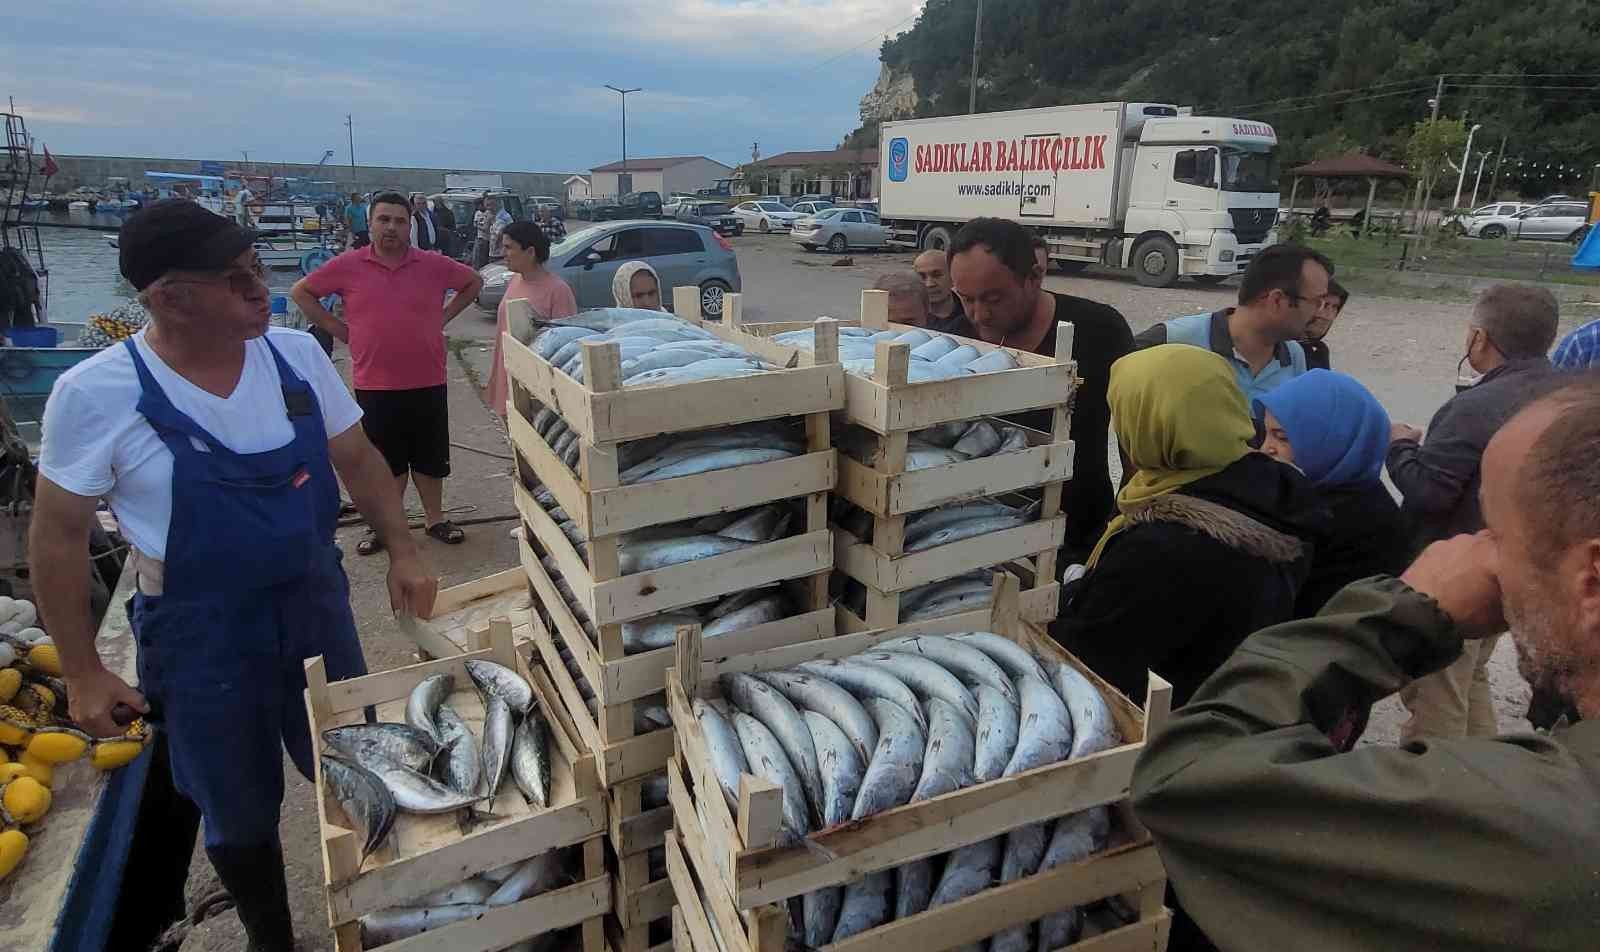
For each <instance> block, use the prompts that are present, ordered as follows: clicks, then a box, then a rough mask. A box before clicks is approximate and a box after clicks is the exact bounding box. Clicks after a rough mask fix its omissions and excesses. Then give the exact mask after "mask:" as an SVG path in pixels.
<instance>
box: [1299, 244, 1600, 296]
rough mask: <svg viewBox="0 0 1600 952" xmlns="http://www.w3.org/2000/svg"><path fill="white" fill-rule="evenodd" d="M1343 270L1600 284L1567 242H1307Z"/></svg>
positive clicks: (1587, 284)
mask: <svg viewBox="0 0 1600 952" xmlns="http://www.w3.org/2000/svg"><path fill="white" fill-rule="evenodd" d="M1307 244H1309V245H1310V246H1311V247H1313V248H1315V249H1317V250H1318V251H1320V252H1322V253H1323V254H1325V255H1327V256H1328V257H1329V258H1330V259H1332V261H1333V262H1334V264H1335V265H1337V266H1338V268H1339V269H1340V271H1341V272H1342V271H1343V270H1344V269H1346V268H1351V269H1363V270H1373V271H1396V272H1398V271H1401V270H1405V271H1423V272H1428V273H1432V274H1454V275H1462V276H1464V277H1473V278H1489V279H1498V280H1509V281H1548V282H1552V283H1556V284H1572V285H1581V286H1586V287H1600V274H1597V273H1594V272H1588V271H1578V270H1575V269H1574V268H1573V267H1572V263H1571V262H1572V255H1573V252H1574V251H1575V250H1576V248H1575V247H1574V246H1573V245H1571V244H1568V243H1566V242H1563V241H1510V240H1505V239H1499V240H1490V239H1483V238H1455V237H1448V236H1443V237H1437V238H1430V239H1426V240H1424V239H1417V238H1412V239H1405V238H1400V237H1387V236H1371V237H1368V238H1363V239H1358V238H1356V237H1354V236H1353V235H1349V234H1338V235H1334V236H1329V237H1323V238H1312V239H1309V240H1308V241H1307Z"/></svg>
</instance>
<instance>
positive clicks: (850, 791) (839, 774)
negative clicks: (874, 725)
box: [802, 711, 867, 829]
mask: <svg viewBox="0 0 1600 952" xmlns="http://www.w3.org/2000/svg"><path fill="white" fill-rule="evenodd" d="M802 716H803V717H804V718H805V722H806V727H808V728H810V730H811V740H812V742H813V743H814V744H815V745H816V748H817V766H818V768H819V769H820V770H821V772H822V801H821V811H820V812H821V813H822V828H823V829H826V828H828V827H831V826H836V825H838V824H840V823H843V822H845V821H846V820H849V819H850V812H851V811H852V810H853V809H854V808H855V803H856V795H857V794H858V793H860V792H861V780H862V777H863V775H864V774H865V773H866V769H867V765H866V761H864V760H862V759H861V755H860V754H857V753H856V749H855V745H853V744H851V743H850V739H849V738H848V737H846V736H845V733H844V731H842V730H840V729H839V726H838V725H837V724H835V723H834V722H833V721H831V720H829V719H828V718H826V717H824V716H822V715H821V714H818V713H817V712H816V711H806V712H805V714H803V715H802Z"/></svg>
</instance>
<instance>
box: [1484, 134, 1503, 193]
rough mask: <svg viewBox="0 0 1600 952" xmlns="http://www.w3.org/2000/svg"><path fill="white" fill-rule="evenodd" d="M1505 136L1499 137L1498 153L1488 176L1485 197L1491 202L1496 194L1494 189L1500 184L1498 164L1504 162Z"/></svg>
mask: <svg viewBox="0 0 1600 952" xmlns="http://www.w3.org/2000/svg"><path fill="white" fill-rule="evenodd" d="M1507 138H1508V137H1507V136H1501V137H1500V154H1499V155H1498V156H1497V157H1496V158H1495V160H1494V175H1492V176H1490V178H1489V191H1488V194H1487V198H1488V200H1489V201H1491V202H1492V201H1494V200H1495V199H1494V197H1495V195H1496V194H1498V193H1497V192H1496V191H1495V189H1496V187H1498V186H1499V184H1500V166H1501V165H1502V164H1504V162H1505V160H1506V139H1507Z"/></svg>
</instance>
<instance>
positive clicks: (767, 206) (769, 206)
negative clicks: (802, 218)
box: [756, 202, 789, 212]
mask: <svg viewBox="0 0 1600 952" xmlns="http://www.w3.org/2000/svg"><path fill="white" fill-rule="evenodd" d="M756 204H757V205H759V206H760V208H761V210H762V211H764V212H786V211H788V210H789V209H788V207H786V206H785V205H784V204H783V203H782V202H757V203H756Z"/></svg>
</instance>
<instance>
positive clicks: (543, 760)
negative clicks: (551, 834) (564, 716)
mask: <svg viewBox="0 0 1600 952" xmlns="http://www.w3.org/2000/svg"><path fill="white" fill-rule="evenodd" d="M486 726H487V725H486ZM549 741H550V737H549V727H547V726H546V725H545V722H544V718H543V717H541V716H540V714H539V712H538V711H529V712H528V713H527V715H526V716H524V717H523V718H522V723H521V724H518V725H517V730H516V734H515V736H514V737H513V739H512V742H511V778H512V779H513V780H515V781H516V782H517V788H518V789H520V790H521V791H522V798H523V799H524V800H526V801H527V802H528V803H529V804H530V805H531V806H534V807H537V808H538V809H540V810H543V809H545V808H546V807H548V806H550V748H549V746H548V745H549Z"/></svg>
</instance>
